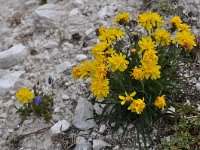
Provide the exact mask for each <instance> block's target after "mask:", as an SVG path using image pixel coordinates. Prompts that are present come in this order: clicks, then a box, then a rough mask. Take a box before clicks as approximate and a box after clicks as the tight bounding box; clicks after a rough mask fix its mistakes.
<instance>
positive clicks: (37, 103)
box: [35, 95, 42, 106]
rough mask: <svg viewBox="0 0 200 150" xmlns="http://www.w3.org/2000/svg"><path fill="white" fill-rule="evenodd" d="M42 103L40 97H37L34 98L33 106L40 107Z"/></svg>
mask: <svg viewBox="0 0 200 150" xmlns="http://www.w3.org/2000/svg"><path fill="white" fill-rule="evenodd" d="M41 103H42V96H41V95H38V96H37V97H36V100H35V104H36V106H38V105H40V104H41Z"/></svg>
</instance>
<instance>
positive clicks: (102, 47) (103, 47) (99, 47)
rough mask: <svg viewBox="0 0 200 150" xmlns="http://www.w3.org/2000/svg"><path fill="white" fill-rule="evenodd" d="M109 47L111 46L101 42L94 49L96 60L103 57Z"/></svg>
mask: <svg viewBox="0 0 200 150" xmlns="http://www.w3.org/2000/svg"><path fill="white" fill-rule="evenodd" d="M108 47H109V44H108V43H106V42H100V43H97V44H96V45H95V46H94V47H93V48H92V54H93V55H94V57H95V58H98V57H101V56H102V55H104V54H105V51H106V49H107V48H108Z"/></svg>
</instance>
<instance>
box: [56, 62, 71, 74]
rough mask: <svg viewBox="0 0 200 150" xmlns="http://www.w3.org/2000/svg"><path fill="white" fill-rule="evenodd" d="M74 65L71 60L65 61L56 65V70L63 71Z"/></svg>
mask: <svg viewBox="0 0 200 150" xmlns="http://www.w3.org/2000/svg"><path fill="white" fill-rule="evenodd" d="M72 67H73V64H72V63H71V62H69V61H65V62H63V63H61V64H59V65H57V66H56V72H57V73H58V74H59V73H62V72H63V71H65V70H67V69H71V68H72Z"/></svg>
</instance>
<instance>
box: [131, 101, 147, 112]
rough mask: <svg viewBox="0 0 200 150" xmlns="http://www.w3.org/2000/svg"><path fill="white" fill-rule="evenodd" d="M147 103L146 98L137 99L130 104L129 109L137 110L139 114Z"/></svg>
mask: <svg viewBox="0 0 200 150" xmlns="http://www.w3.org/2000/svg"><path fill="white" fill-rule="evenodd" d="M145 105H146V104H145V102H144V99H143V100H142V99H136V100H133V102H132V103H131V104H130V106H129V107H128V110H131V112H135V113H137V114H141V113H142V112H143V110H144V108H145Z"/></svg>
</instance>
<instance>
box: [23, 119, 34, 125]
mask: <svg viewBox="0 0 200 150" xmlns="http://www.w3.org/2000/svg"><path fill="white" fill-rule="evenodd" d="M31 123H33V119H28V120H25V121H24V122H23V124H25V125H28V124H31Z"/></svg>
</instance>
